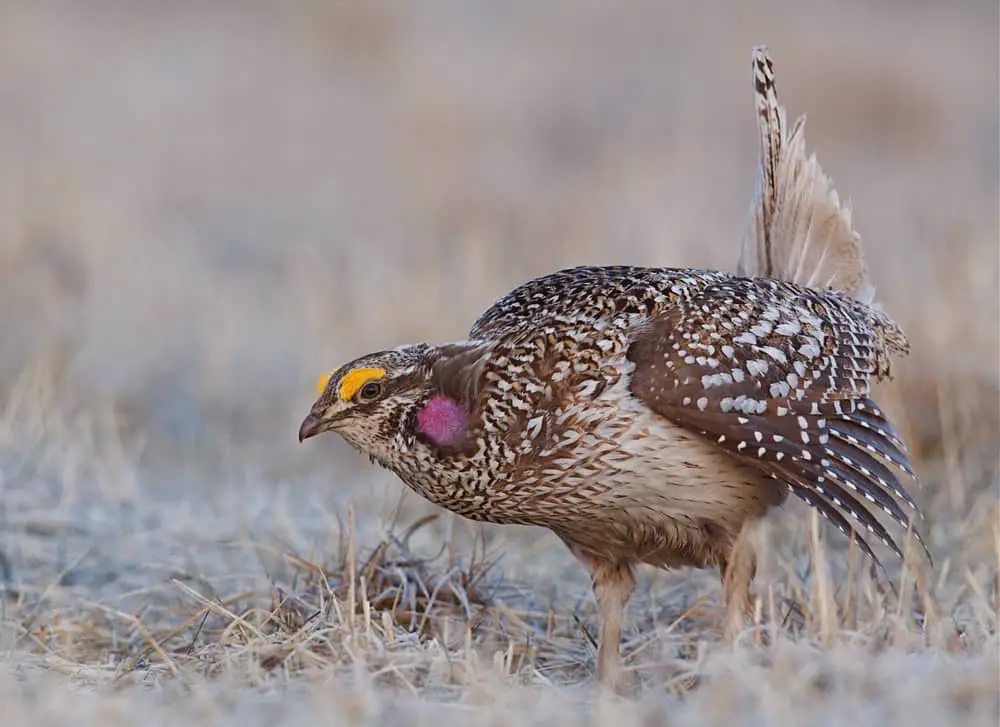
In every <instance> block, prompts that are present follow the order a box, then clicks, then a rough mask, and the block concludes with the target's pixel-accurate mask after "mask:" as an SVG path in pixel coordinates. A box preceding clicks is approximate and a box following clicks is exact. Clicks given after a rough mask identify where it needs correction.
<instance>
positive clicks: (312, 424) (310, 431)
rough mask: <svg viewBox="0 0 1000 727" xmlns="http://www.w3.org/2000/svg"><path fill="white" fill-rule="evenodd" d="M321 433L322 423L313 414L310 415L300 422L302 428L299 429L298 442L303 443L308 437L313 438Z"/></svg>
mask: <svg viewBox="0 0 1000 727" xmlns="http://www.w3.org/2000/svg"><path fill="white" fill-rule="evenodd" d="M321 431H323V422H321V421H320V419H319V417H317V416H316V415H315V414H310V415H309V416H307V417H306V418H305V419H303V420H302V426H300V427H299V441H300V442H304V441H305V440H307V439H309V437H315V436H316V435H317V434H319V433H320V432H321Z"/></svg>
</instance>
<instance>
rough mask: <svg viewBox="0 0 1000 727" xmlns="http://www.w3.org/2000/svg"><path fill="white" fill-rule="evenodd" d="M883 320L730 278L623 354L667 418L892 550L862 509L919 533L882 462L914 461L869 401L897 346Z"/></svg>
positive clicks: (907, 468) (808, 295) (655, 325)
mask: <svg viewBox="0 0 1000 727" xmlns="http://www.w3.org/2000/svg"><path fill="white" fill-rule="evenodd" d="M881 321H882V319H881V318H880V316H879V314H877V313H876V312H875V311H872V310H871V309H869V308H868V307H867V306H865V305H863V304H861V303H860V302H858V301H857V300H854V299H852V298H850V297H848V296H844V295H840V294H836V293H821V292H818V291H814V290H810V289H808V288H804V287H802V286H797V285H794V284H791V283H785V282H780V281H774V280H751V279H745V278H732V279H729V280H726V281H722V282H719V283H716V284H713V285H710V286H707V287H705V288H704V289H702V290H701V291H700V292H699V293H698V294H697V295H694V296H692V297H691V298H690V299H689V300H686V301H681V302H679V303H678V304H677V305H674V306H672V307H671V308H669V309H668V310H667V311H665V312H664V314H663V315H661V316H659V317H658V318H656V319H654V320H653V321H651V322H650V323H648V324H646V325H644V326H641V327H640V328H639V329H638V330H637V333H636V335H635V338H634V341H633V343H632V346H631V348H630V350H629V358H630V359H631V360H632V361H634V362H635V365H636V368H635V371H634V373H633V378H632V391H633V392H634V393H635V395H636V396H638V397H639V398H640V399H641V400H642V401H643V402H645V403H646V404H647V405H648V406H649V407H650V408H652V409H653V410H654V411H656V412H658V413H659V414H661V415H663V416H665V417H667V418H668V419H670V420H671V421H673V422H674V423H675V424H678V425H680V426H683V427H685V428H687V429H689V430H692V431H695V432H698V433H699V434H701V435H703V436H705V437H707V438H710V439H711V440H712V441H713V442H715V443H716V444H717V445H718V446H719V447H720V448H722V449H724V450H725V451H727V452H729V453H730V454H732V455H733V456H736V457H738V458H740V459H743V460H745V461H747V462H750V463H752V464H753V465H754V466H755V467H757V468H758V469H759V470H760V471H761V472H762V473H764V474H766V475H768V476H771V477H773V478H775V479H777V480H780V481H782V482H784V483H785V484H786V485H787V486H788V487H789V488H790V490H791V491H792V492H793V493H795V494H796V495H798V496H799V497H801V498H802V499H804V500H806V501H807V502H808V503H809V504H810V505H812V506H813V507H816V508H818V509H819V510H820V511H821V512H822V514H823V515H825V516H826V517H827V518H828V519H830V520H831V521H833V522H834V524H836V525H838V527H841V526H842V523H843V521H844V517H848V518H850V519H851V520H853V522H854V523H855V528H854V529H855V530H861V531H863V532H867V534H868V535H871V536H874V537H875V538H877V539H879V540H881V541H882V542H883V543H884V544H885V545H886V546H888V547H889V548H890V549H891V550H893V552H895V553H897V554H899V553H900V551H899V548H898V546H897V545H896V543H895V541H894V540H893V539H892V537H891V536H890V534H889V533H888V532H887V531H886V530H885V528H884V527H883V525H882V524H881V523H880V521H879V520H878V519H877V518H876V517H875V515H874V514H873V513H872V512H871V510H870V509H869V508H868V507H866V506H865V504H864V503H868V504H870V505H871V506H872V507H874V508H876V509H877V510H879V511H881V512H883V513H885V514H887V515H889V516H890V517H891V518H892V519H893V520H895V521H896V522H897V523H898V524H900V525H901V526H902V527H904V528H911V529H913V532H914V534H915V536H916V538H917V539H918V540H920V535H919V533H917V532H916V530H915V528H913V524H912V520H911V517H910V516H909V515H908V514H907V512H906V510H904V508H903V507H902V506H900V504H899V502H897V499H896V498H898V499H899V500H902V501H903V502H904V503H905V504H906V505H908V506H909V507H910V508H911V509H912V511H913V512H917V509H916V506H915V504H914V501H913V498H912V497H911V496H910V494H909V493H908V492H907V491H906V488H905V487H904V486H903V485H902V484H901V483H900V481H899V478H898V477H897V475H896V473H895V472H894V471H893V470H892V469H890V467H889V466H887V464H886V463H888V464H891V465H895V466H897V467H898V468H899V469H901V470H903V471H904V472H906V473H910V474H911V473H912V472H913V469H912V466H911V465H910V462H909V458H908V455H907V453H906V450H905V447H904V446H903V443H902V439H901V438H900V437H899V435H898V433H896V431H895V429H894V428H892V425H891V424H890V423H889V422H888V421H887V420H886V419H885V417H884V416H883V414H882V412H881V411H880V410H879V408H878V407H877V406H876V405H875V403H874V402H873V401H872V400H871V398H870V391H871V382H872V381H873V380H877V379H878V378H881V377H882V376H885V375H887V372H888V361H887V359H888V352H887V349H888V348H892V347H893V346H892V344H891V343H890V342H889V341H888V339H887V333H889V331H887V330H883V328H882V323H881ZM842 529H843V528H842ZM856 535H857V537H858V541H859V543H860V544H861V546H862V547H863V548H864V549H865V552H868V553H870V548H869V546H868V544H867V542H864V537H863V536H862V535H861V534H860V533H856ZM920 542H921V543H922V542H923V541H922V540H920Z"/></svg>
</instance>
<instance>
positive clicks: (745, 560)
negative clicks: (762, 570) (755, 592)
mask: <svg viewBox="0 0 1000 727" xmlns="http://www.w3.org/2000/svg"><path fill="white" fill-rule="evenodd" d="M753 526H754V523H752V522H748V523H746V524H744V526H743V528H742V529H741V530H740V534H739V535H738V536H737V537H736V540H735V541H733V545H732V547H731V548H730V550H729V554H728V555H726V556H723V557H722V558H720V559H719V570H720V571H721V573H722V600H723V603H724V604H725V616H724V617H723V627H722V634H723V638H724V639H725V640H726V642H728V643H730V644H732V643H734V642H735V641H736V639H737V638H738V637H739V635H740V633H742V631H743V629H744V627H745V626H746V616H747V614H749V613H750V611H751V604H752V603H753V600H752V597H751V594H750V584H751V583H753V579H754V575H756V573H757V554H756V553H755V552H754V546H753V542H752V529H753Z"/></svg>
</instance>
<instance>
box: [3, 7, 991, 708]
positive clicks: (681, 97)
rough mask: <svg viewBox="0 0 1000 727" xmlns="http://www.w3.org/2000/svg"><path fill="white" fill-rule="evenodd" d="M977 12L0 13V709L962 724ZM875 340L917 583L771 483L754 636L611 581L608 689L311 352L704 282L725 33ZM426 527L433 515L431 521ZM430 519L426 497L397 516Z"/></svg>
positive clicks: (561, 572)
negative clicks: (926, 564)
mask: <svg viewBox="0 0 1000 727" xmlns="http://www.w3.org/2000/svg"><path fill="white" fill-rule="evenodd" d="M998 27H1000V18H998V8H997V5H996V3H995V2H979V1H977V0H968V1H966V2H955V3H931V2H921V1H917V2H898V1H894V0H888V1H887V2H882V3H878V4H873V3H869V2H862V1H861V0H845V2H841V3H837V4H834V3H820V2H815V1H813V0H807V1H806V2H791V1H790V0H762V1H761V2H757V3H754V4H753V6H752V8H751V6H750V5H745V4H742V3H735V2H734V3H715V4H711V3H704V4H700V5H699V4H696V3H687V4H683V7H681V6H680V5H678V4H674V3H661V2H655V1H654V0H633V1H630V2H624V3H618V4H612V3H600V2H595V1H592V0H584V1H582V2H574V3H569V2H566V3H554V2H542V3H539V2H528V1H527V0H512V1H510V2H506V3H486V2H457V1H456V0H422V2H420V3H405V2H388V1H382V0H374V1H372V2H364V3H361V2H355V3H351V2H321V1H319V0H312V1H311V0H301V1H300V2H296V3H287V4H283V3H266V2H242V3H227V2H223V0H209V1H208V2H201V3H195V2H188V1H185V0H181V1H179V2H173V3H152V2H146V3H139V2H125V1H124V0H117V1H116V0H87V1H86V2H77V1H74V0H63V1H62V2H60V1H58V0H53V1H46V2H35V3H23V2H16V0H6V1H2V0H0V383H2V387H0V704H2V705H3V710H4V711H3V717H2V719H0V721H2V722H4V723H8V722H9V723H10V724H26V725H27V724H32V725H63V724H66V725H69V724H72V725H88V724H94V725H97V724H102V725H104V724H107V725H117V724H122V725H125V724H128V725H133V724H135V721H136V719H137V717H140V718H141V719H142V721H143V723H144V724H146V725H149V727H153V726H155V725H161V724H162V725H166V724H171V725H175V724H177V723H185V724H188V725H191V726H192V727H195V726H196V725H197V726H199V727H200V725H233V726H235V725H236V724H249V725H258V724H259V725H273V724H287V725H296V726H298V725H319V724H324V725H329V724H372V725H396V724H399V725H404V724H407V725H409V724H439V723H440V721H441V720H442V719H452V720H457V721H458V722H457V723H459V724H463V725H464V724H470V725H474V724H482V725H496V726H499V725H507V724H516V725H519V726H523V725H528V724H547V725H551V724H565V725H578V724H579V725H583V724H595V725H596V724H605V723H608V724H615V725H617V727H628V726H631V725H653V724H676V725H688V724H692V725H694V724H697V725H761V724H768V725H789V726H790V725H797V724H802V723H804V721H805V720H808V721H809V723H810V724H811V725H826V724H830V725H832V724H845V723H850V724H852V725H854V726H855V727H862V726H865V725H887V724H907V725H910V726H912V727H917V726H919V725H925V724H926V725H940V724H963V725H996V724H997V720H998V719H1000V696H998V695H1000V667H998V661H1000V640H998V636H997V626H998V583H997V578H998V576H997V574H998V564H1000V525H998V522H1000V507H998V467H997V441H998V433H1000V416H998V407H1000V385H998V361H1000V348H998V346H1000V343H998V319H1000V310H998V309H1000V300H998V290H1000V284H998V282H1000V281H998V275H1000V273H998V267H1000V264H998V194H1000V183H998V156H1000V110H998V109H1000V99H998V96H1000V92H998V63H1000V59H998V41H997V35H998V30H997V29H998ZM760 43H766V44H767V45H768V46H769V47H770V49H771V54H772V56H773V58H774V61H775V65H776V72H777V79H778V90H779V94H780V97H781V100H782V102H783V103H784V104H785V106H786V107H787V109H788V112H789V114H790V116H791V117H795V116H798V115H799V114H802V113H807V114H808V118H809V124H808V127H807V141H808V144H809V147H810V149H811V150H813V151H815V152H816V153H817V156H818V157H819V159H820V161H821V163H822V164H823V167H824V170H825V171H826V172H827V173H828V174H830V175H831V177H832V178H833V180H834V183H835V185H836V187H837V189H838V191H839V192H840V194H841V196H842V197H844V198H848V199H850V200H851V202H852V207H853V211H854V220H855V224H856V227H857V229H858V230H859V232H860V233H861V235H862V238H863V240H864V242H865V245H866V249H867V253H868V259H869V265H870V268H871V271H872V274H873V277H874V279H875V282H876V284H877V285H878V289H879V299H880V300H881V301H882V303H883V304H884V306H885V308H886V310H887V311H889V312H890V313H891V314H892V315H893V317H894V318H895V319H896V320H898V321H899V323H900V324H901V325H902V326H903V328H904V329H905V330H906V331H907V333H908V335H909V337H910V340H911V344H912V349H913V353H912V354H911V355H910V356H909V357H908V358H907V359H905V360H903V361H901V362H899V363H898V364H897V365H896V366H895V371H896V372H897V378H896V380H895V381H894V382H892V383H891V384H889V385H886V386H883V387H882V388H881V389H880V392H879V398H880V401H883V402H884V403H885V406H886V407H887V408H889V409H890V410H891V411H892V412H894V414H895V415H896V416H897V417H898V418H899V422H900V426H901V428H902V429H903V430H904V432H905V434H906V435H907V437H908V439H909V441H910V442H911V445H912V449H913V451H914V453H915V458H916V465H917V469H918V471H919V472H920V474H921V479H922V484H921V485H920V486H919V487H918V488H917V489H916V492H915V496H916V497H917V499H918V501H919V502H920V504H921V506H922V507H923V508H924V510H925V511H926V512H927V520H926V522H925V523H924V525H923V531H924V533H925V535H926V536H927V539H928V541H929V544H930V548H931V550H932V552H933V553H934V556H935V568H934V569H933V570H929V569H927V568H923V567H917V566H914V567H912V568H911V567H907V568H905V569H903V568H902V567H901V565H900V564H899V563H892V562H891V559H887V561H886V562H887V566H888V568H889V571H890V574H891V575H892V576H893V577H894V580H895V583H896V585H897V589H898V591H899V594H898V596H897V595H896V594H893V593H892V591H891V590H888V589H887V588H886V587H885V586H883V585H880V582H879V581H877V580H876V579H874V578H873V577H872V575H871V573H870V571H869V568H868V564H867V563H866V562H865V561H864V560H863V559H862V558H861V557H860V555H859V554H858V553H857V552H856V551H854V550H851V549H849V548H848V547H847V545H846V543H845V540H844V538H842V537H841V536H840V535H839V534H837V533H836V532H833V531H831V530H829V529H828V528H826V527H818V528H816V526H815V524H814V519H813V518H812V516H811V515H810V514H809V513H808V511H807V510H806V509H805V508H804V507H800V506H798V505H796V504H790V505H789V507H787V508H784V509H783V510H782V511H780V512H777V513H775V514H774V516H773V517H772V518H771V520H772V528H771V532H772V537H771V539H770V544H771V547H770V548H769V549H768V552H767V554H766V556H767V557H766V558H765V559H764V563H763V565H762V570H761V573H760V575H759V577H758V582H757V588H758V594H759V595H760V596H761V599H760V609H759V622H760V628H758V629H756V630H755V631H752V632H748V634H747V637H746V638H745V640H744V642H743V643H741V644H740V645H739V646H738V647H737V648H736V649H734V650H730V649H727V648H725V647H724V646H723V645H722V643H721V637H720V628H719V627H720V623H719V612H718V608H717V604H718V599H719V596H720V593H719V591H720V588H719V582H718V577H717V575H716V574H715V573H708V572H695V571H678V572H671V573H664V572H651V571H644V572H643V573H642V577H641V582H640V588H639V591H638V593H637V595H636V597H635V598H634V600H633V602H632V604H631V608H630V622H629V625H628V628H627V629H626V644H625V652H626V654H627V665H628V667H629V668H630V669H631V670H633V671H634V672H635V674H636V676H637V679H639V681H640V682H641V684H642V687H643V688H642V691H641V694H639V696H637V697H636V698H635V699H632V700H613V699H607V698H604V697H601V696H600V695H599V694H598V691H597V690H596V689H595V687H594V685H593V683H592V682H591V673H592V669H593V659H594V647H593V643H592V636H593V634H595V633H596V616H595V613H594V606H593V603H592V601H591V598H590V594H589V584H588V581H587V578H586V574H585V573H584V572H583V569H582V568H581V567H580V566H579V565H577V564H576V563H575V562H574V561H573V559H572V558H571V556H570V555H569V554H568V553H567V552H566V551H565V550H564V548H563V547H562V545H561V544H559V543H558V541H557V540H556V539H555V537H553V536H551V535H549V534H548V533H546V532H541V531H536V530H531V529H527V528H515V527H506V528H502V527H495V526H487V525H477V524H473V523H470V522H468V521H464V520H460V519H458V518H455V517H452V516H450V515H447V514H444V513H441V512H440V511H437V510H434V509H433V508H432V507H430V506H429V505H427V504H425V503H423V502H422V501H421V500H420V498H418V497H417V496H416V495H414V494H412V493H408V492H406V491H405V490H404V489H403V487H402V485H400V484H399V483H398V482H397V481H396V480H395V479H394V478H393V477H392V476H391V475H389V474H388V473H386V472H383V471H380V470H377V469H375V468H373V467H372V466H371V465H370V464H369V463H368V461H367V460H366V459H363V458H361V457H359V456H357V455H356V454H355V453H353V452H352V451H351V450H350V449H349V448H348V447H347V446H346V445H344V444H343V443H342V442H340V441H339V440H337V438H336V437H333V436H330V437H329V438H327V437H324V438H321V439H318V440H315V441H310V442H308V443H307V444H303V445H299V444H298V442H297V441H296V432H297V428H298V424H299V422H300V421H301V418H302V417H303V415H304V414H305V413H306V411H307V410H308V407H309V405H310V404H311V402H312V398H313V385H314V381H315V378H316V376H317V375H318V374H319V373H321V372H323V371H326V370H328V369H330V368H331V367H333V366H335V365H337V364H339V363H341V362H343V361H344V360H348V359H350V358H353V357H354V356H357V355H360V354H362V353H364V352H367V351H370V350H375V349H379V348H387V347H391V346H395V345H398V344H401V343H405V342H412V341H417V340H427V341H440V340H449V339H459V338H462V337H464V335H465V334H466V332H467V330H468V326H469V324H470V323H471V322H472V320H474V319H475V317H476V315H477V314H478V313H479V312H480V311H481V310H482V309H483V308H485V307H486V306H487V305H488V304H489V303H490V302H492V301H493V300H494V299H495V298H496V297H498V296H499V295H501V294H503V293H504V292H506V291H507V290H508V289H509V288H510V287H512V286H513V285H516V284H517V283H520V282H522V281H523V280H525V279H527V278H529V277H532V276H534V275H538V274H542V273H545V272H550V271H552V270H555V269H557V268H559V267H566V266H571V265H577V264H585V263H592V264H610V263H635V264H651V265H653V264H660V265H676V266H696V267H717V268H721V269H727V270H732V269H733V268H734V267H735V262H736V259H737V257H738V254H739V243H740V239H741V236H742V233H743V229H744V226H745V223H746V221H747V213H748V209H749V203H750V200H751V196H752V193H753V187H754V164H755V159H756V143H757V140H756V133H755V127H754V115H753V106H752V95H751V84H750V49H751V47H752V46H753V45H756V44H760ZM432 515H436V517H433V518H430V516H432ZM425 518H427V519H425Z"/></svg>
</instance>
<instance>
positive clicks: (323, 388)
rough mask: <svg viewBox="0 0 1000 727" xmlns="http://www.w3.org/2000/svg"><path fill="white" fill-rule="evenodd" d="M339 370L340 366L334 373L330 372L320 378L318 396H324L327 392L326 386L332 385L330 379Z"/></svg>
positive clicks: (317, 386)
mask: <svg viewBox="0 0 1000 727" xmlns="http://www.w3.org/2000/svg"><path fill="white" fill-rule="evenodd" d="M339 370H340V367H339V366H338V367H337V368H335V369H334V370H333V371H328V372H326V373H325V374H323V375H322V376H320V377H319V381H317V382H316V396H323V392H324V391H326V385H327V384H329V383H330V379H331V378H333V375H334V374H335V373H337V372H338V371H339Z"/></svg>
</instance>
